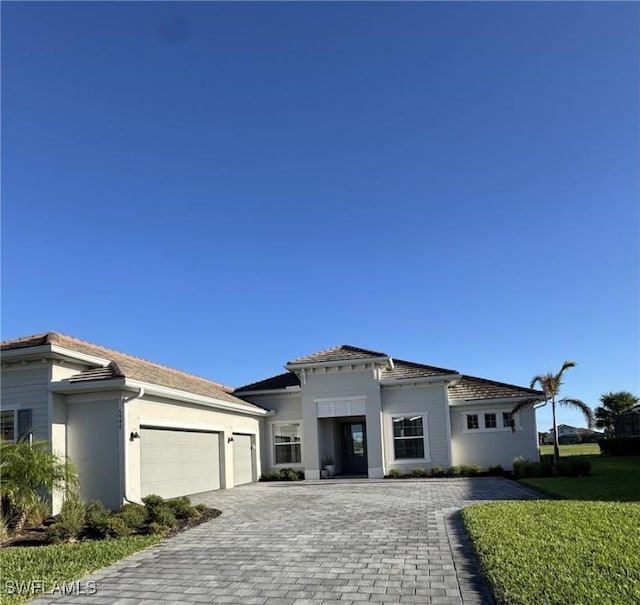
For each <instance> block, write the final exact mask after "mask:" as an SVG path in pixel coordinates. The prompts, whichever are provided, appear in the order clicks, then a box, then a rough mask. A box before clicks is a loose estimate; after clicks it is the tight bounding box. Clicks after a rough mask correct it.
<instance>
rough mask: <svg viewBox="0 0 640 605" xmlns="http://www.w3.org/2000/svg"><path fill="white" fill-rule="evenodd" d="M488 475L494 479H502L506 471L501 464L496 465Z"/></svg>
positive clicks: (489, 469) (491, 467)
mask: <svg viewBox="0 0 640 605" xmlns="http://www.w3.org/2000/svg"><path fill="white" fill-rule="evenodd" d="M487 473H488V474H489V475H491V476H492V477H502V476H503V475H504V469H503V468H502V465H500V464H494V465H492V466H490V467H489V468H488V469H487Z"/></svg>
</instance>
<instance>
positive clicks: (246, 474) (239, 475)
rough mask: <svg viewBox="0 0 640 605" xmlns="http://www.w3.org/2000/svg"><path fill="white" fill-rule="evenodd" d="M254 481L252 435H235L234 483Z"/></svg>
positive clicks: (240, 483)
mask: <svg viewBox="0 0 640 605" xmlns="http://www.w3.org/2000/svg"><path fill="white" fill-rule="evenodd" d="M252 481H253V447H252V441H251V435H241V434H239V433H234V434H233V483H234V485H242V484H244V483H251V482H252Z"/></svg>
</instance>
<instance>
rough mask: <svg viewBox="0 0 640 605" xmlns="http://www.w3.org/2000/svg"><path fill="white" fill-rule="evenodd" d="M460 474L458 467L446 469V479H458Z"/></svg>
mask: <svg viewBox="0 0 640 605" xmlns="http://www.w3.org/2000/svg"><path fill="white" fill-rule="evenodd" d="M460 472H461V467H459V466H450V467H449V468H448V469H447V477H459V476H460Z"/></svg>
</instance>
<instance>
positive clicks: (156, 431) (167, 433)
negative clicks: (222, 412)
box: [140, 426, 220, 498]
mask: <svg viewBox="0 0 640 605" xmlns="http://www.w3.org/2000/svg"><path fill="white" fill-rule="evenodd" d="M140 488H141V491H142V495H143V496H146V495H148V494H158V495H159V496H162V497H163V498H175V497H176V496H186V495H188V494H197V493H199V492H208V491H210V490H213V489H220V440H219V434H218V433H211V432H204V431H183V430H177V429H164V428H162V429H160V428H155V427H144V426H143V427H140Z"/></svg>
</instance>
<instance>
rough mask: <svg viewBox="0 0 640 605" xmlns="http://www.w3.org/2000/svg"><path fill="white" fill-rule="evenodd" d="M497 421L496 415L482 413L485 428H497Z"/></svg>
mask: <svg viewBox="0 0 640 605" xmlns="http://www.w3.org/2000/svg"><path fill="white" fill-rule="evenodd" d="M497 426H498V423H497V421H496V415H495V414H493V413H490V414H485V415H484V428H485V429H495V428H497Z"/></svg>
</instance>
